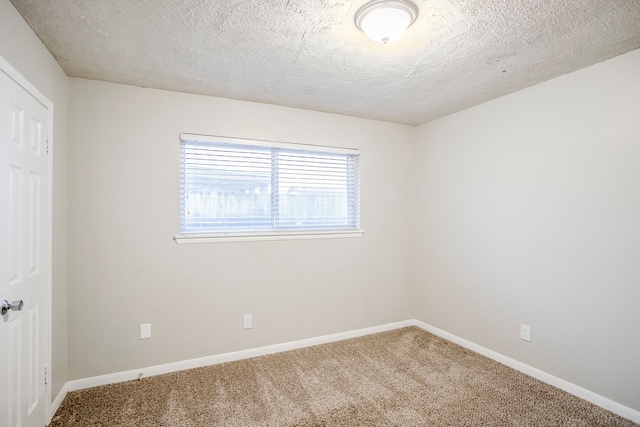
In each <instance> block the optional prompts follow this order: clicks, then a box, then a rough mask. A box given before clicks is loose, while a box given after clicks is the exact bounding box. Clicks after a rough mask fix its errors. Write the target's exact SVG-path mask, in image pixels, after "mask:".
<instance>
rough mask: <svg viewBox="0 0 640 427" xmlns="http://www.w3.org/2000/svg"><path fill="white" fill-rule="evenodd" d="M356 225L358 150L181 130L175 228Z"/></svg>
mask: <svg viewBox="0 0 640 427" xmlns="http://www.w3.org/2000/svg"><path fill="white" fill-rule="evenodd" d="M359 228H360V170H359V154H358V152H357V150H350V149H337V148H328V147H318V146H306V145H293V144H282V143H275V142H274V143H271V142H265V141H250V140H240V139H234V138H222V137H209V136H200V135H187V134H182V135H181V137H180V233H181V234H183V235H185V234H204V235H211V234H219V233H224V234H227V233H282V232H292V231H303V232H304V231H314V232H323V231H326V232H335V231H336V230H345V231H348V230H358V229H359Z"/></svg>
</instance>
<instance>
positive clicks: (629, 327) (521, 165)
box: [415, 50, 640, 410]
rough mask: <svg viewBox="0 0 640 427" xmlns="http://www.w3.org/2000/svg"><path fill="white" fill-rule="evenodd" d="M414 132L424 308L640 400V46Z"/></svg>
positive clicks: (454, 326) (419, 312)
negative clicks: (527, 331)
mask: <svg viewBox="0 0 640 427" xmlns="http://www.w3.org/2000/svg"><path fill="white" fill-rule="evenodd" d="M417 132H418V139H419V144H418V147H417V162H418V165H419V167H418V168H417V171H418V172H417V175H416V176H417V183H418V189H417V193H416V215H417V217H416V229H417V235H416V237H417V238H416V240H415V255H416V266H417V268H416V290H415V291H416V294H415V300H416V306H415V309H416V316H417V317H418V318H419V319H420V320H423V321H425V322H427V323H430V324H432V325H434V326H436V327H438V328H441V329H443V330H445V331H448V332H450V333H453V334H455V335H458V336H460V337H462V338H466V339H467V340H470V341H472V342H475V343H477V344H480V345H482V346H484V347H487V348H490V349H492V350H494V351H497V352H499V353H502V354H504V355H506V356H509V357H512V358H514V359H516V360H519V361H522V362H524V363H526V364H529V365H531V366H533V367H536V368H538V369H541V370H543V371H546V372H548V373H550V374H553V375H556V376H558V377H560V378H563V379H565V380H567V381H570V382H572V383H574V384H577V385H579V386H582V387H584V388H586V389H588V390H591V391H593V392H595V393H598V394H600V395H602V396H605V397H608V398H610V399H612V400H614V401H616V402H619V403H622V404H623V405H627V406H629V407H631V408H633V409H635V410H640V386H639V382H638V379H639V378H640V363H638V361H639V360H640V333H639V332H638V326H639V325H640V309H639V308H638V303H639V301H640V50H636V51H634V52H631V53H628V54H626V55H622V56H619V57H617V58H614V59H611V60H609V61H606V62H602V63H600V64H596V65H594V66H591V67H588V68H585V69H583V70H580V71H577V72H574V73H572V74H569V75H566V76H563V77H560V78H556V79H554V80H551V81H548V82H546V83H543V84H540V85H537V86H534V87H531V88H529V89H525V90H523V91H520V92H517V93H514V94H511V95H508V96H505V97H502V98H500V99H497V100H494V101H491V102H487V103H485V104H482V105H480V106H477V107H474V108H471V109H468V110H466V111H462V112H460V113H457V114H454V115H451V116H449V117H445V118H443V119H440V120H437V121H434V122H431V123H429V124H426V125H423V126H420V127H419V128H418V130H417ZM520 323H526V324H529V325H531V338H532V341H531V342H530V343H527V342H524V341H521V340H520V339H519V326H520Z"/></svg>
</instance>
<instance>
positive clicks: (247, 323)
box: [242, 314, 253, 329]
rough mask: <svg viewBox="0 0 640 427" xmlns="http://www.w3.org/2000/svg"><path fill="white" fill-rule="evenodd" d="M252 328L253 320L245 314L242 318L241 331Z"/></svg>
mask: <svg viewBox="0 0 640 427" xmlns="http://www.w3.org/2000/svg"><path fill="white" fill-rule="evenodd" d="M251 328H253V319H252V318H251V315H250V314H245V315H244V316H242V329H251Z"/></svg>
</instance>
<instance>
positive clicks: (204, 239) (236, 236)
mask: <svg viewBox="0 0 640 427" xmlns="http://www.w3.org/2000/svg"><path fill="white" fill-rule="evenodd" d="M363 234H364V231H363V230H336V231H291V232H287V231H281V232H275V233H274V232H265V233H209V234H178V235H176V236H174V237H173V238H174V240H175V241H176V243H177V244H179V245H184V244H192V243H221V242H244V241H260V240H306V239H343V238H351V237H362V235H363Z"/></svg>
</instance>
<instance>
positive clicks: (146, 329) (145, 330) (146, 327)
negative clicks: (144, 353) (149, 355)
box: [140, 323, 151, 340]
mask: <svg viewBox="0 0 640 427" xmlns="http://www.w3.org/2000/svg"><path fill="white" fill-rule="evenodd" d="M149 338H151V323H141V324H140V339H141V340H148V339H149Z"/></svg>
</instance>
